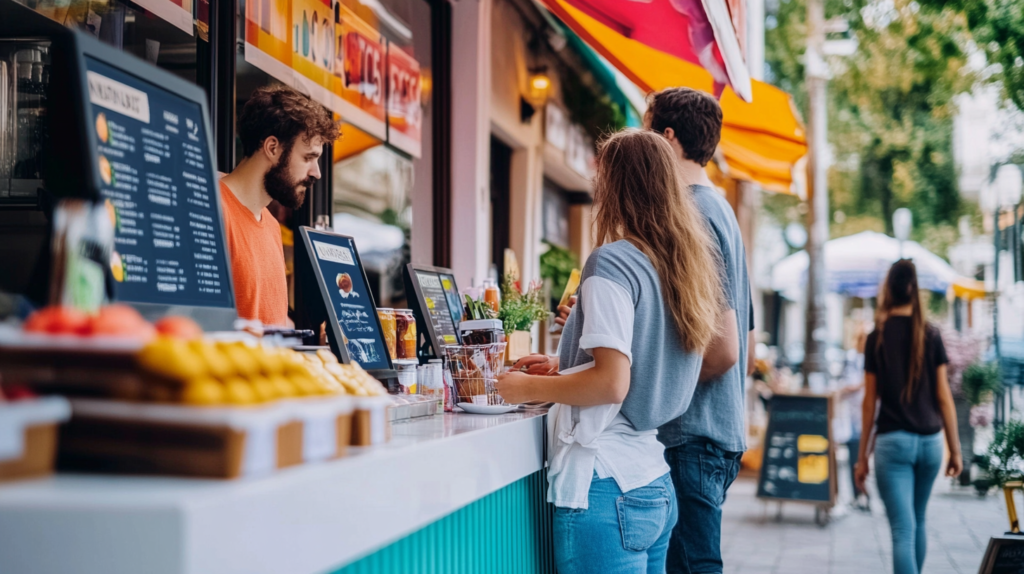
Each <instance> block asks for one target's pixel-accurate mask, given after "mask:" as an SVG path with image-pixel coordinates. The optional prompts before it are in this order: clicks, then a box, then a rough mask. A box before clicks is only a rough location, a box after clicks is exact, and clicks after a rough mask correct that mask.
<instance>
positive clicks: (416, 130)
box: [388, 46, 423, 157]
mask: <svg viewBox="0 0 1024 574" xmlns="http://www.w3.org/2000/svg"><path fill="white" fill-rule="evenodd" d="M421 87H422V85H421V78H420V64H419V62H417V61H416V60H414V59H413V58H412V56H409V55H408V54H406V53H405V52H403V51H402V50H400V49H398V48H396V47H394V46H390V47H389V50H388V142H389V143H390V144H391V145H393V146H395V147H396V148H398V149H400V150H402V151H404V152H406V153H408V154H410V155H412V156H413V157H420V153H421V151H422V150H421V143H420V140H421V136H422V131H423V109H422V108H421V107H420V89H421Z"/></svg>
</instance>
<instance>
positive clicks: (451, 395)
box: [442, 362, 455, 413]
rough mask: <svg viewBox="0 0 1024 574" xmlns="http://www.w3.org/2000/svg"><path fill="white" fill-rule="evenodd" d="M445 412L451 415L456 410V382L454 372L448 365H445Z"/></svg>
mask: <svg viewBox="0 0 1024 574" xmlns="http://www.w3.org/2000/svg"><path fill="white" fill-rule="evenodd" d="M442 374H443V375H444V412H446V413H450V412H452V411H454V410H455V380H454V379H453V378H452V370H451V369H449V368H448V363H447V362H446V363H445V364H444V371H443V373H442Z"/></svg>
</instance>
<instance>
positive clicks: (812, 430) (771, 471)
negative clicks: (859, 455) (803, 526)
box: [757, 394, 837, 506]
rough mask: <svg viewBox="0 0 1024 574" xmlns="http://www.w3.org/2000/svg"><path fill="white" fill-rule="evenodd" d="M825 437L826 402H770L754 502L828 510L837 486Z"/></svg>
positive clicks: (789, 398) (828, 431) (792, 398)
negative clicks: (782, 502) (802, 504)
mask: <svg viewBox="0 0 1024 574" xmlns="http://www.w3.org/2000/svg"><path fill="white" fill-rule="evenodd" d="M831 435H832V400H831V398H830V397H823V396H815V395H782V394H777V395H775V396H773V397H772V400H771V404H770V406H769V412H768V430H767V431H766V432H765V437H764V445H763V449H764V458H763V459H762V462H761V476H760V478H759V479H758V483H757V496H758V497H759V498H767V499H778V500H787V501H789V500H791V501H797V502H810V503H816V504H820V505H825V506H832V505H833V504H834V503H835V496H836V487H837V483H836V472H835V470H836V461H835V445H833V444H832V438H831Z"/></svg>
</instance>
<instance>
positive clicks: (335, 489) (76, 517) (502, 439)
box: [0, 412, 550, 574]
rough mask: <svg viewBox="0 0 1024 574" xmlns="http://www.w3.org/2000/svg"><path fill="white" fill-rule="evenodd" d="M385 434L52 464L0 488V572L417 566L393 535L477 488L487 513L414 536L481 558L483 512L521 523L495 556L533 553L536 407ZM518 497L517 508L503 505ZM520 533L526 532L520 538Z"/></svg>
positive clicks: (463, 502)
mask: <svg viewBox="0 0 1024 574" xmlns="http://www.w3.org/2000/svg"><path fill="white" fill-rule="evenodd" d="M391 430H392V440H391V441H390V442H389V443H387V444H384V445H381V446H374V447H364V448H353V449H350V454H349V456H347V457H345V458H343V459H339V460H335V461H332V462H326V463H321V464H313V465H304V466H299V467H295V468H292V469H288V470H284V471H281V472H279V473H277V474H274V475H272V476H268V477H266V478H256V479H242V480H235V481H217V480H195V479H172V478H151V477H125V476H109V475H68V474H58V475H56V476H54V477H52V478H46V479H41V480H31V481H23V482H15V483H10V484H7V485H4V486H0V556H2V557H3V559H2V560H0V571H4V572H33V573H35V574H46V573H55V574H56V573H60V574H64V573H67V572H76V573H78V574H90V573H96V574H121V573H124V574H137V573H139V572H147V573H149V574H183V573H206V572H216V573H219V574H232V573H238V574H258V573H267V574H271V573H275V574H276V573H280V574H305V573H309V574H314V573H322V572H334V571H338V570H344V569H345V566H346V565H350V564H352V563H353V562H355V561H358V560H360V559H361V558H364V557H367V556H368V555H369V558H367V560H372V559H373V555H374V554H386V553H388V552H389V551H390V552H391V553H392V554H395V555H394V556H391V557H388V559H387V562H386V563H387V564H391V565H392V566H393V567H394V568H398V569H402V571H405V568H403V567H400V566H398V564H399V563H401V561H402V560H406V561H407V562H406V563H408V564H414V563H415V564H422V563H423V561H424V557H423V556H413V555H409V554H416V552H417V551H416V550H415V549H414V548H412V549H410V548H404V549H403V550H401V552H403V553H405V554H407V556H404V557H403V556H398V555H397V552H396V551H395V550H394V548H395V547H398V546H402V544H392V543H394V542H396V541H399V540H403V539H405V540H403V542H407V541H408V540H409V539H411V538H414V537H415V535H414V536H410V535H411V534H413V533H417V531H419V532H426V531H430V527H431V524H432V523H436V522H437V521H439V520H441V519H443V518H444V517H446V516H448V518H449V519H450V518H451V516H452V513H455V516H457V515H458V514H459V513H460V512H464V511H466V510H467V508H472V507H474V506H478V505H473V504H472V503H474V502H476V501H481V499H484V498H491V499H495V500H494V501H491V502H489V503H488V504H486V505H484V506H486V507H487V508H481V509H476V510H475V511H474V512H476V513H478V514H479V513H486V515H484V516H480V517H479V518H481V519H482V520H481V521H474V520H470V521H469V522H467V521H466V520H461V521H458V522H459V524H455V523H449V524H448V525H446V526H445V527H444V534H442V535H437V536H432V538H431V540H430V541H429V542H423V541H421V542H419V544H420V545H421V546H423V547H425V548H426V547H429V548H430V553H432V554H433V556H432V557H431V558H432V559H434V560H435V562H439V563H450V561H451V560H453V559H454V560H458V559H457V558H453V557H452V556H455V555H454V554H453V555H452V556H446V555H445V552H447V550H446V548H447V547H449V546H461V547H462V548H463V549H465V548H469V549H470V550H473V549H474V548H475V550H474V551H475V552H476V553H477V554H478V556H477V558H478V559H480V558H481V557H482V556H483V555H484V554H486V553H488V552H490V553H494V552H495V551H496V550H498V549H497V548H495V547H494V545H493V544H487V543H485V542H484V541H481V540H479V539H478V540H474V537H476V536H480V535H481V528H480V526H479V524H481V523H483V524H488V523H491V521H494V522H493V524H499V523H502V524H504V523H507V521H508V520H513V521H517V522H514V523H513V524H516V525H518V528H508V533H507V534H508V536H507V537H505V539H504V540H502V541H498V540H495V541H494V542H498V543H499V544H500V546H501V548H500V550H501V552H500V554H502V555H504V557H505V559H508V558H513V559H515V556H513V555H514V554H516V553H520V554H521V553H522V552H523V551H528V552H532V553H533V554H538V553H543V551H541V550H537V549H531V548H524V546H526V547H530V546H531V544H532V543H533V540H538V539H539V538H540V536H537V535H533V536H531V534H530V533H531V532H533V531H538V530H539V531H543V530H545V529H546V528H547V527H545V526H544V525H543V524H542V522H544V521H545V520H549V519H550V515H549V514H548V511H547V510H545V505H544V503H543V496H544V488H543V473H542V472H541V471H542V467H543V463H544V454H543V439H544V416H543V414H542V413H540V412H525V413H510V414H505V415H498V416H474V415H467V414H445V415H443V416H441V415H438V416H433V417H427V418H423V419H412V420H409V421H401V422H395V423H392V428H391ZM525 483H529V484H527V485H526V486H523V484H525ZM517 487H518V488H517ZM511 490H514V491H515V492H512V493H508V492H506V491H511ZM498 491H503V492H501V493H498ZM493 493H497V494H495V495H494V496H490V497H489V495H492V494H493ZM524 497H525V498H530V499H531V500H525V498H524ZM516 501H518V503H517V504H518V507H516V508H512V507H509V508H502V507H501V506H502V504H513V503H516ZM467 505H469V507H467ZM526 507H529V508H526ZM460 509H461V510H460ZM545 516H546V517H547V518H545ZM503 521H504V522H503ZM531 522H533V524H531ZM460 524H461V526H460ZM473 524H475V526H473ZM502 528H504V526H502ZM460 529H461V530H465V532H460ZM517 536H518V537H525V538H524V541H523V542H521V543H518V544H517V542H516V537H517ZM407 537H408V538H407ZM467 537H468V538H467ZM526 539H529V540H526ZM541 544H542V543H541ZM389 545H391V546H389ZM405 546H409V544H405ZM517 546H518V548H517ZM520 558H521V559H522V560H523V561H524V562H528V563H531V564H534V563H537V564H539V563H541V562H545V559H544V557H543V556H540V557H538V556H520ZM495 559H496V560H500V559H501V558H500V557H498V558H495ZM396 561H398V562H396ZM364 562H365V560H364ZM480 566H481V567H484V563H480ZM385 569H387V567H385ZM398 569H395V570H388V571H399V570H398ZM412 569H415V570H419V567H417V566H413V567H412ZM541 569H544V568H541ZM529 570H533V568H529V567H528V568H525V571H529ZM381 571H384V570H381Z"/></svg>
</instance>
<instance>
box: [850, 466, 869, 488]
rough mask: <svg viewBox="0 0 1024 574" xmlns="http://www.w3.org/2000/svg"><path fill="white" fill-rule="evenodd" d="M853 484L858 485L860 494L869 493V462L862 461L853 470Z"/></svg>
mask: <svg viewBox="0 0 1024 574" xmlns="http://www.w3.org/2000/svg"><path fill="white" fill-rule="evenodd" d="M853 482H854V483H855V484H856V485H857V491H858V492H867V491H868V489H867V483H868V461H867V460H860V461H858V462H857V466H855V467H854V469H853Z"/></svg>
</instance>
